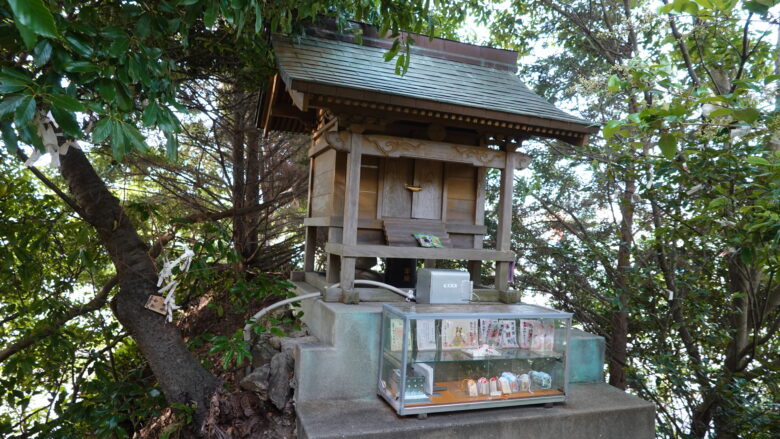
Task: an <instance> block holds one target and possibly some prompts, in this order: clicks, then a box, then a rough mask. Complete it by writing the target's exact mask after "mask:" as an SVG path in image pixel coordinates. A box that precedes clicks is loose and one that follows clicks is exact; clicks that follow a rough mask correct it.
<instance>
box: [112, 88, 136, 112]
mask: <svg viewBox="0 0 780 439" xmlns="http://www.w3.org/2000/svg"><path fill="white" fill-rule="evenodd" d="M114 84H116V104H117V106H119V109H120V110H122V111H130V110H132V109H133V99H132V97H131V96H130V90H129V89H128V88H127V86H126V85H124V84H122V83H121V82H114Z"/></svg>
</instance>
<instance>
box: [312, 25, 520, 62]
mask: <svg viewBox="0 0 780 439" xmlns="http://www.w3.org/2000/svg"><path fill="white" fill-rule="evenodd" d="M350 23H351V24H352V26H353V28H359V29H360V30H361V33H362V35H361V38H362V40H363V45H364V46H370V47H378V48H382V49H389V48H390V47H392V45H393V41H394V39H389V38H385V37H383V36H382V35H380V34H379V31H378V30H377V29H376V28H375V27H374V26H371V25H369V24H366V23H361V22H357V21H350ZM306 31H307V33H308V34H309V35H310V36H314V37H320V38H325V39H330V40H340V41H345V42H348V43H352V44H358V43H357V42H356V41H355V39H356V35H354V34H349V33H345V32H340V31H339V30H338V28H337V27H336V23H335V20H332V19H330V20H322V21H320V22H319V23H318V24H316V25H313V26H310V27H308V28H306ZM399 36H400V37H401V38H402V39H406V38H412V39H413V40H414V44H412V46H411V47H412V53H419V54H422V55H426V56H430V57H432V58H441V59H447V60H451V61H457V62H462V63H465V64H473V65H480V66H485V67H490V68H494V69H496V70H504V71H512V72H515V71H517V57H518V53H517V52H516V51H514V50H508V49H498V48H494V47H486V46H480V45H477V44H471V43H463V42H460V41H454V40H450V39H446V38H439V37H434V38H433V39H432V40H431V38H430V36H428V35H424V34H413V33H409V32H405V31H401V32H400V35H399Z"/></svg>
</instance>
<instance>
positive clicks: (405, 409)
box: [377, 303, 572, 416]
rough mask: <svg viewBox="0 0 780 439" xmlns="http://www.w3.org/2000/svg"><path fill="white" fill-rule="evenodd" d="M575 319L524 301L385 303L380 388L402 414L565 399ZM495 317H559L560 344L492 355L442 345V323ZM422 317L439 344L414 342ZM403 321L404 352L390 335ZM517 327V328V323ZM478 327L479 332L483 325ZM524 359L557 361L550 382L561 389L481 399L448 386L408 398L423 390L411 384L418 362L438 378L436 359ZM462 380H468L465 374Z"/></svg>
mask: <svg viewBox="0 0 780 439" xmlns="http://www.w3.org/2000/svg"><path fill="white" fill-rule="evenodd" d="M571 318H572V314H571V313H567V312H562V311H557V310H554V309H551V308H546V307H542V306H538V305H530V304H522V303H521V304H511V305H507V304H470V305H432V304H415V303H405V304H384V305H383V308H382V317H381V328H382V329H381V337H380V340H381V341H380V349H381V354H380V358H379V377H378V382H377V393H378V394H379V396H381V397H382V398H383V399H384V400H385V401H387V403H388V404H390V406H392V407H393V408H394V409H395V410H396V412H397V413H398V414H399V415H402V416H405V415H422V414H427V413H438V412H449V411H459V410H472V409H484V408H494V407H507V406H516V405H530V404H552V403H557V402H563V401H565V400H566V395H567V394H568V386H569V379H568V377H569V361H568V358H569V337H570V332H571ZM491 319H492V320H496V321H515V322H523V321H526V322H527V321H531V322H540V323H541V324H542V325H544V324H545V323H544V322H554V326H553V323H547V324H549V325H550V326H552V327H554V334H555V335H554V337H555V340H556V342H555V345H554V346H553V349H552V350H549V351H544V350H541V351H537V350H532V349H524V348H520V347H518V348H506V347H503V348H501V349H500V350H499V352H500V354H501V355H500V356H493V357H471V356H470V355H468V354H464V352H465V351H466V350H465V349H463V350H458V349H457V348H450V349H446V348H444V347H443V346H442V337H443V335H441V334H440V332H438V331H440V330H441V325H443V324H444V323H443V322H445V321H463V320H469V321H473V320H477V321H478V322H483V321H487V320H491ZM419 321H428V322H430V321H433V322H434V323H433V324H434V325H435V326H434V327H435V328H436V329H434V333H435V334H436V347H435V349H430V350H420V349H417V347H418V345H419V344H418V343H416V342H415V341H414V340H416V337H415V336H413V334H412V322H414V323H415V328H416V327H417V325H418V324H419ZM399 322H401V323H400V324H401V325H402V327H403V330H402V335H401V337H402V339H401V341H400V347H401V349H400V351H397V350H393V349H392V346H391V345H390V343H391V340H390V339H389V337H393V336H392V335H391V331H393V330H396V331H397V330H398V324H399ZM440 322H441V323H440ZM437 325H438V326H437ZM515 329H516V330H517V324H516V326H515ZM477 330H478V331H479V329H477ZM518 338H519V337H518ZM480 341H481V340H480ZM392 342H393V343H395V344H396V345H398V344H399V341H398V340H397V334H396V337H395V338H394V340H392ZM423 354H424V355H423ZM524 361H525V362H529V363H532V362H534V361H542V362H548V363H547V364H554V369H555V370H554V372H555V376H554V378H551V379H550V381H551V383H552V382H555V383H556V389H554V390H553V389H551V387H550V390H549V391H545V390H539V389H537V390H536V392H534V391H531V387H530V385H529V391H528V392H517V394H515V396H512V394H511V393H509V394H505V395H502V396H496V395H491V396H480V397H477V398H464V396H463V393H462V392H460V391H457V392H455V391H450V389H446V388H445V389H444V391H442V392H431V395H429V396H430V397H429V398H427V399H428V401H422V402H416V403H415V402H411V401H409V400H408V398H411V397H417V396H416V395H418V394H419V392H420V391H419V389H418V390H414V389H413V390H410V389H409V388H408V387H409V386H410V385H413V386H418V385H419V384H420V381H419V380H418V376H417V375H416V373H410V369H412V367H413V365H415V364H418V363H423V364H426V366H427V367H428V368H429V369H431V376H432V377H433V376H435V374H436V372H435V371H434V370H433V368H431V366H430V364H434V368H438V367H443V366H442V365H444V364H447V363H453V364H457V363H459V362H470V364H471V366H472V369H473V368H477V369H478V368H480V367H481V368H482V370H490V368H491V364H509V363H511V364H516V363H518V362H524ZM502 362H503V363H502ZM458 367H460V368H461V369H462V368H463V367H462V366H458ZM496 368H497V366H496ZM388 372H389V374H388ZM542 372H544V371H542ZM548 372H550V370H548V371H546V372H545V373H548ZM529 373H530V372H529ZM537 373H538V372H537ZM390 375H393V376H390ZM510 375H511V373H510ZM395 377H397V379H395ZM502 377H503V375H502ZM549 377H550V374H548V378H549ZM409 378H412V380H413V381H412V382H411V384H410V381H408V379H409ZM430 381H431V383H429V384H427V385H429V386H430V385H432V384H433V382H435V379H434V378H431V380H430ZM463 381H467V380H465V379H464V380H463ZM454 382H455V381H449V382H448V383H449V384H450V386H452V385H453V383H454ZM435 384H439V383H435ZM435 384H433V385H434V387H435V388H436V389H438V390H442V389H441V388H440V387H439V386H435ZM445 384H447V383H445ZM429 390H430V389H429ZM444 392H449V393H453V394H454V393H458V394H459V395H460V396H458V397H455V396H453V395H451V394H449V393H448V394H447V395H446V396H447V398H445V397H444V396H442V395H443V394H444ZM407 393H408V395H407ZM521 394H522V395H521ZM424 399H426V398H423V400H424ZM469 399H471V400H469ZM437 401H438V402H437Z"/></svg>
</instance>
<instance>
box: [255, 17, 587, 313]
mask: <svg viewBox="0 0 780 439" xmlns="http://www.w3.org/2000/svg"><path fill="white" fill-rule="evenodd" d="M354 26H356V27H362V34H363V37H362V44H358V43H357V42H355V41H354V37H353V36H352V34H341V33H338V32H336V31H335V30H334V29H333V28H332V27H331V28H328V26H327V25H324V26H321V27H317V28H312V29H309V30H308V31H307V35H306V36H304V37H300V38H296V39H291V38H286V37H281V36H274V37H273V46H274V50H275V53H276V56H277V64H278V74H277V75H276V76H275V77H274V79H273V80H272V81H271V83H270V85H269V87H268V89H267V91H266V93H265V95H264V99H263V103H262V105H263V111H262V113H261V118H260V121H259V123H260V126H261V127H262V128H264V129H265V130H281V131H295V132H305V133H311V136H312V143H311V147H310V149H309V158H310V164H311V166H310V171H309V204H308V214H307V217H306V219H305V221H304V225H305V227H306V251H305V259H304V270H305V272H306V276H307V278H308V276H309V275H311V276H313V277H316V276H321V275H319V274H317V273H315V258H316V257H319V258H320V259H321V260H324V261H325V264H324V265H325V270H326V272H325V274H324V279H322V282H321V283H322V284H323V285H328V284H335V283H339V284H340V288H341V294H340V297H332V296H327V295H326V300H334V299H338V300H341V301H344V302H347V303H355V302H357V301H358V297H359V295H358V293H357V291H356V288H355V276H356V264H357V265H358V267H359V268H367V267H370V266H373V265H375V264H376V263H377V261H378V260H379V259H382V260H383V262H384V266H385V273H384V274H379V276H383V278H382V280H383V281H384V282H387V283H390V284H396V285H403V284H404V283H407V284H408V283H409V282H410V281H411V280H413V272H414V270H415V269H416V261H417V260H423V261H425V264H426V266H432V265H435V261H436V260H460V261H469V270H470V271H471V273H472V280H474V281H475V283H476V282H478V281H479V272H480V264H481V263H482V262H483V261H495V263H496V270H495V286H494V288H495V289H497V290H498V291H499V292H501V293H502V294H501V298H502V300H504V301H507V302H513V301H515V300H516V296H517V295H516V294H512V292H510V291H509V288H508V285H509V279H510V276H511V269H512V266H513V263H514V260H515V255H514V253H513V252H512V251H511V248H510V243H511V240H510V233H511V223H512V202H511V200H512V191H513V175H514V171H515V170H516V169H523V168H525V167H527V166H528V164H529V162H530V157H529V156H527V155H525V154H523V153H522V152H519V151H518V148H519V147H520V145H521V144H522V142H523V140H525V139H528V138H530V137H546V138H555V139H559V140H562V141H565V142H568V143H570V144H573V145H583V144H585V143H586V142H587V140H588V135H589V134H591V133H594V132H596V131H597V128H596V127H594V126H593V125H592V124H591V123H589V122H587V121H585V120H582V119H579V118H577V117H574V116H571V115H569V114H567V113H565V112H563V111H561V110H559V109H557V108H556V107H555V106H554V105H552V104H550V103H549V102H547V101H545V100H544V99H543V98H541V97H540V96H538V95H536V94H534V93H533V92H532V91H531V90H529V89H528V88H527V87H526V86H525V85H524V84H523V83H522V81H520V79H519V78H518V77H517V75H516V62H517V53H516V52H512V51H507V50H499V49H493V48H488V47H480V46H475V45H470V44H464V43H458V42H454V41H449V40H444V39H439V38H435V39H432V40H431V39H430V38H428V37H425V36H414V39H415V42H416V43H415V45H414V48H413V49H412V56H411V66H410V68H409V71H408V72H407V73H406V75H403V76H401V75H397V74H396V73H395V63H394V62H385V61H384V59H383V56H384V54H385V53H386V52H387V50H388V48H389V47H390V45H391V44H392V41H391V40H387V39H383V38H380V36H379V35H378V34H377V32H376V30H375V29H373V28H371V27H368V26H365V25H360V24H354ZM487 168H495V169H499V170H500V174H501V190H500V200H499V206H498V232H497V236H496V245H495V248H493V249H486V248H483V241H484V237H485V234H486V226H485V215H484V211H485V184H486V171H487ZM413 233H424V234H427V235H433V236H436V237H438V238H440V240H441V242H442V244H443V245H444V248H425V247H421V246H419V243H418V241H417V240H416V239H415V237H414V236H412V234H413ZM364 271H365V270H358V273H359V275H360V273H363V272H364ZM411 286H413V285H411Z"/></svg>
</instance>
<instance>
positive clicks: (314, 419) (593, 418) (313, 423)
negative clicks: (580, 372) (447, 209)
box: [296, 383, 655, 439]
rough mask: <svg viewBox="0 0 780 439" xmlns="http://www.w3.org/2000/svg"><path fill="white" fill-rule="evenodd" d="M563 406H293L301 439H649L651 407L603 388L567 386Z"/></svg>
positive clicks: (372, 402) (323, 403)
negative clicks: (416, 411) (421, 414)
mask: <svg viewBox="0 0 780 439" xmlns="http://www.w3.org/2000/svg"><path fill="white" fill-rule="evenodd" d="M569 390H570V393H569V397H568V398H567V400H566V403H563V404H556V405H555V406H553V407H552V408H544V407H540V406H524V407H512V408H503V409H486V410H473V411H463V412H452V413H439V414H432V415H428V418H427V419H417V418H416V417H403V418H402V417H399V416H397V415H396V414H395V412H394V411H393V410H392V409H391V408H390V407H389V406H388V405H387V404H385V403H384V402H383V401H380V400H378V399H373V400H363V401H319V402H309V403H304V404H298V405H297V406H296V410H297V413H298V437H299V438H301V439H315V438H316V439H330V438H371V439H384V438H387V439H395V438H404V439H414V438H425V439H435V438H442V439H444V438H447V439H450V438H490V439H502V438H506V439H510V438H511V439H564V438H565V439H579V438H582V439H591V438H592V439H626V438H631V439H651V438H653V437H655V429H654V426H653V422H654V419H655V409H654V406H653V405H652V404H650V403H649V402H646V401H644V400H641V399H639V398H637V397H635V396H631V395H629V394H627V393H624V392H622V391H620V390H618V389H615V388H614V387H611V386H608V385H606V384H584V383H580V384H572V385H571V386H570V387H569Z"/></svg>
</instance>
